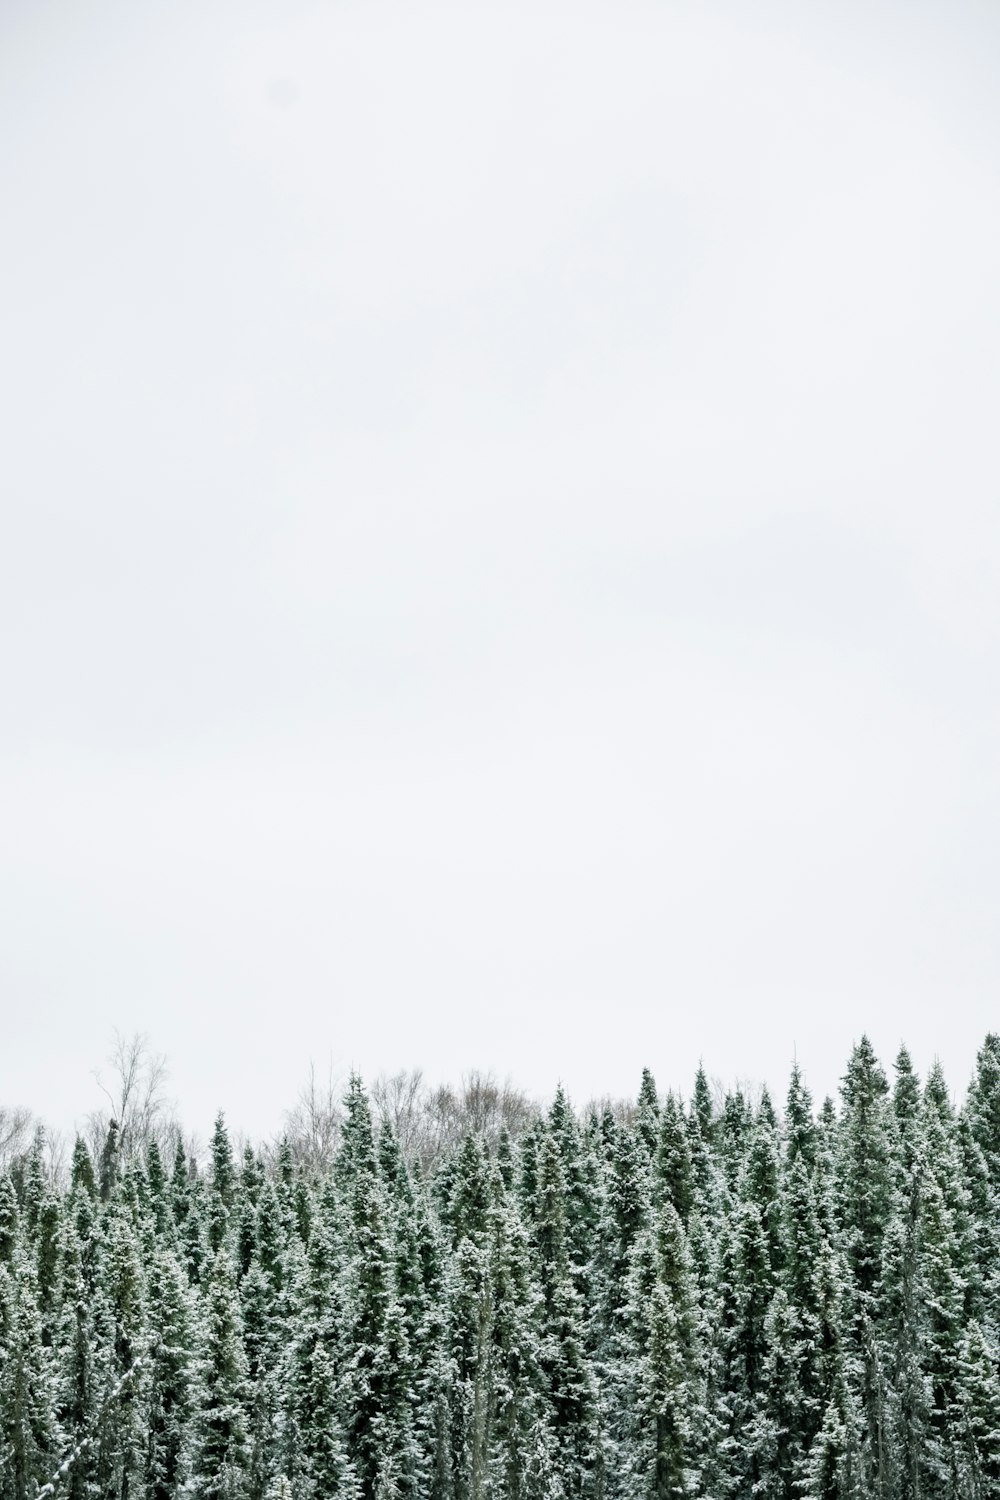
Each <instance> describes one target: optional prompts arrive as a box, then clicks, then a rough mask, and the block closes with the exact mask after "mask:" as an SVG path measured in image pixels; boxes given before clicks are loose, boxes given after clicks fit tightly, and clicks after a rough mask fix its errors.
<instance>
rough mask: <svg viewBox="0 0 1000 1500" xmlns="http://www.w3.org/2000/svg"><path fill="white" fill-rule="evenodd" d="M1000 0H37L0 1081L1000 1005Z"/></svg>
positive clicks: (874, 1031)
mask: <svg viewBox="0 0 1000 1500" xmlns="http://www.w3.org/2000/svg"><path fill="white" fill-rule="evenodd" d="M998 76H1000V7H998V6H997V5H996V4H995V0H990V3H984V4H982V5H974V4H971V3H968V0H955V3H952V4H948V5H940V4H928V5H921V4H917V3H913V0H907V3H905V4H903V3H900V4H899V5H898V6H894V5H879V4H877V3H876V4H871V3H865V4H863V5H862V4H857V5H855V4H840V3H838V4H836V5H834V4H829V5H822V6H820V5H809V4H800V3H797V4H791V3H789V4H787V5H771V4H763V3H754V4H739V5H736V4H733V5H727V4H723V3H712V0H703V3H700V4H687V3H673V0H659V3H656V4H646V3H640V0H636V3H631V0H607V3H587V0H575V3H574V4H572V5H569V4H565V5H555V4H551V3H549V0H530V3H524V4H520V3H512V0H504V3H502V4H501V3H469V0H464V3H462V4H455V5H451V6H439V5H433V4H421V5H406V6H404V5H403V4H401V3H400V4H387V3H381V0H363V3H360V0H359V3H341V0H321V3H316V4H312V3H300V0H297V3H290V0H281V3H278V0H273V3H270V4H266V5H263V4H255V3H250V0H239V3H234V4H228V3H211V0H208V3H206V0H200V3H197V4H194V3H188V0H169V3H160V4H150V5H142V6H137V5H134V4H130V5H127V6H120V7H119V6H117V5H115V4H110V3H104V4H101V5H98V6H94V5H85V4H83V3H60V4H53V3H47V0H30V3H29V0H5V3H4V4H3V5H2V7H0V205H2V207H0V215H2V223H3V227H2V233H0V329H2V336H0V410H2V414H3V421H2V426H3V434H4V435H3V442H2V447H0V476H2V479H0V488H2V538H0V985H2V1005H3V1012H4V1014H3V1028H2V1046H0V1102H7V1103H14V1102H23V1103H27V1104H30V1105H32V1106H33V1107H35V1108H36V1109H38V1110H39V1111H41V1112H42V1113H43V1114H46V1115H48V1116H49V1117H50V1118H52V1119H54V1120H56V1121H57V1122H58V1123H59V1124H60V1125H64V1126H65V1125H67V1124H68V1123H69V1122H70V1121H71V1120H72V1119H73V1118H74V1117H75V1116H78V1115H80V1114H82V1113H83V1111H85V1110H86V1109H88V1108H90V1107H92V1106H94V1105H95V1104H97V1103H99V1102H100V1100H99V1096H98V1095H97V1094H96V1090H95V1086H94V1083H93V1080H92V1078H91V1076H90V1071H91V1069H92V1068H94V1067H95V1066H97V1065H98V1064H99V1063H100V1061H101V1059H102V1057H103V1056H104V1054H105V1053H106V1051H107V1049H108V1045H109V1041H110V1036H111V1030H112V1028H113V1027H115V1026H117V1027H119V1028H120V1029H121V1030H122V1031H125V1032H130V1031H133V1030H136V1029H138V1030H144V1031H146V1032H148V1033H149V1035H150V1037H151V1038H152V1040H153V1042H154V1043H155V1045H156V1046H157V1047H159V1048H160V1049H162V1050H163V1051H165V1052H166V1053H167V1054H168V1057H169V1061H170V1065H171V1072H172V1089H173V1093H174V1094H175V1095H176V1097H177V1100H178V1102H179V1104H180V1107H181V1110H182V1113H183V1115H184V1116H185V1118H186V1119H187V1120H188V1122H189V1123H190V1124H191V1125H192V1126H193V1127H194V1128H196V1129H198V1130H200V1131H202V1132H204V1130H205V1129H206V1128H207V1126H208V1123H209V1122H210V1120H211V1117H212V1115H213V1113H214V1111H215V1109H216V1108H217V1107H220V1106H221V1107H223V1108H225V1109H226V1111H227V1113H228V1114H229V1116H230V1118H231V1120H232V1121H233V1123H234V1124H235V1125H238V1126H242V1127H245V1128H247V1129H249V1130H250V1131H254V1132H256V1131H261V1132H263V1131H270V1130H272V1129H274V1128H275V1127H276V1126H277V1125H278V1123H279V1120H280V1117H281V1112H282V1109H283V1108H284V1107H285V1106H286V1105H288V1104H289V1103H290V1102H291V1101H292V1099H293V1097H294V1094H295V1092H296V1089H297V1086H298V1084H299V1083H300V1081H301V1079H302V1077H303V1075H304V1073H305V1071H306V1069H307V1067H308V1063H309V1059H310V1058H311V1057H312V1058H314V1059H316V1060H317V1062H318V1063H320V1064H321V1065H325V1063H326V1061H327V1059H332V1061H333V1064H334V1066H335V1067H337V1068H345V1069H346V1067H347V1066H348V1065H350V1064H352V1063H353V1064H354V1065H356V1066H357V1067H359V1068H360V1069H361V1070H362V1071H363V1073H365V1074H366V1075H368V1076H369V1077H370V1076H371V1075H373V1074H375V1073H377V1072H379V1071H381V1070H383V1069H395V1068H398V1067H401V1066H404V1065H413V1064H419V1065H423V1067H424V1068H425V1069H426V1070H427V1072H428V1073H429V1074H430V1075H432V1076H433V1077H435V1078H447V1077H455V1076H457V1075H458V1074H459V1073H460V1072H461V1071H462V1070H463V1069H465V1068H468V1067H470V1066H479V1067H485V1068H492V1069H493V1070H495V1071H496V1072H497V1073H498V1074H500V1075H504V1074H507V1073H510V1074H511V1075H512V1076H513V1077H514V1078H516V1080H517V1081H519V1082H520V1083H522V1084H523V1085H524V1086H525V1087H527V1088H528V1089H529V1090H531V1091H534V1092H537V1093H539V1094H543V1095H544V1094H548V1093H550V1092H551V1090H552V1088H553V1086H554V1084H555V1082H556V1081H557V1079H559V1078H562V1079H563V1080H564V1081H565V1082H566V1084H567V1086H568V1087H569V1089H570V1091H571V1093H572V1094H573V1095H574V1097H575V1098H576V1099H577V1100H578V1101H580V1102H582V1101H583V1100H584V1099H586V1098H587V1097H588V1096H590V1095H592V1094H595V1093H603V1092H613V1093H633V1092H634V1091H635V1089H636V1087H637V1085H638V1078H639V1072H640V1070H641V1068H642V1066H643V1065H644V1064H648V1065H649V1066H651V1067H652V1068H653V1070H654V1072H655V1074H656V1076H657V1079H658V1081H659V1082H660V1084H661V1085H662V1086H663V1087H666V1086H668V1085H675V1086H681V1087H683V1088H685V1089H687V1088H688V1086H689V1084H690V1081H691V1078H692V1075H693V1072H694V1069H695V1067H696V1065H697V1061H698V1059H699V1057H701V1056H703V1057H704V1059H705V1062H706V1066H707V1067H708V1069H709V1071H710V1072H711V1073H714V1074H718V1075H720V1076H721V1077H723V1078H725V1079H731V1078H733V1077H735V1076H741V1077H749V1078H756V1079H763V1080H767V1081H770V1082H771V1083H772V1084H774V1085H775V1086H776V1087H778V1088H780V1089H781V1090H782V1091H783V1089H784V1082H785V1079H786V1076H787V1070H788V1067H789V1065H790V1063H791V1059H792V1056H793V1051H795V1050H797V1053H798V1057H799V1059H800V1061H801V1062H802V1064H803V1065H804V1067H805V1069H806V1072H807V1075H808V1077H809V1079H810V1081H811V1082H812V1084H813V1086H814V1088H815V1090H816V1091H817V1092H818V1093H822V1092H824V1091H826V1090H828V1089H832V1088H834V1087H835V1085H836V1082H837V1079H838V1077H839V1075H840V1073H841V1072H842V1069H843V1064H844V1061H845V1059H846V1055H847V1051H848V1049H849V1047H850V1045H851V1042H852V1041H853V1040H854V1039H856V1038H857V1037H858V1036H859V1035H860V1033H861V1032H862V1031H863V1030H865V1029H867V1030H868V1031H869V1032H870V1033H871V1035H872V1036H873V1039H874V1041H875V1043H876V1045H877V1046H878V1047H879V1049H880V1051H881V1052H882V1054H883V1056H884V1057H885V1060H886V1061H887V1062H889V1061H890V1060H891V1057H892V1055H893V1054H894V1052H895V1049H896V1047H897V1045H898V1042H899V1040H900V1038H901V1036H905V1037H906V1038H907V1039H908V1040H909V1042H910V1044H911V1047H912V1049H913V1051H914V1054H915V1057H916V1060H917V1062H918V1064H919V1065H920V1066H921V1068H926V1066H927V1065H928V1063H929V1062H930V1060H931V1059H932V1058H933V1056H934V1055H935V1054H939V1055H940V1056H941V1057H942V1059H943V1060H944V1062H945V1065H946V1067H947V1069H948V1071H949V1076H950V1077H951V1080H952V1082H953V1085H954V1086H955V1087H956V1089H959V1088H961V1087H963V1086H964V1083H965V1080H966V1078H967V1075H968V1072H969V1070H970V1068H971V1065H972V1061H973V1056H974V1051H975V1047H976V1045H977V1044H978V1042H979V1041H980V1040H981V1038H982V1035H983V1033H984V1032H985V1031H986V1030H987V1029H988V1028H989V1027H993V1028H996V1026H997V1025H998V1023H1000V1010H998V1006H997V996H998V993H1000V925H998V919H997V913H998V911H1000V795H998V794H1000V716H998V683H1000V485H998V481H1000V448H998V426H997V413H998V411H1000V277H998V275H997V267H998V265H1000V105H998V95H997V89H996V80H997V77H998Z"/></svg>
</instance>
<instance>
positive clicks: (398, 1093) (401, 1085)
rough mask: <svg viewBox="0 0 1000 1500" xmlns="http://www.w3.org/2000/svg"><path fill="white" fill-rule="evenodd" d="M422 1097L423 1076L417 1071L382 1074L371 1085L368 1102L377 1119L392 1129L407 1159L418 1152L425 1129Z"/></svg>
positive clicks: (411, 1069) (423, 1089)
mask: <svg viewBox="0 0 1000 1500" xmlns="http://www.w3.org/2000/svg"><path fill="white" fill-rule="evenodd" d="M425 1094H426V1090H425V1088H424V1075H423V1072H422V1071H421V1069H420V1068H405V1069H403V1070H402V1071H401V1072H399V1073H392V1074H385V1073H383V1074H382V1075H381V1076H380V1077H378V1078H376V1080H375V1082H374V1083H373V1084H372V1088H371V1099H372V1104H373V1105H374V1106H375V1114H376V1117H377V1118H378V1120H380V1121H381V1122H383V1123H385V1122H386V1121H388V1123H389V1124H390V1125H391V1126H392V1128H393V1132H394V1134H395V1136H396V1139H397V1140H398V1141H399V1144H400V1146H401V1147H402V1150H403V1153H404V1155H406V1156H407V1157H409V1156H411V1155H414V1154H416V1153H417V1152H418V1148H419V1142H420V1138H421V1134H422V1131H423V1126H424V1113H425V1105H424V1099H425Z"/></svg>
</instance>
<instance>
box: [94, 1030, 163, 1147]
mask: <svg viewBox="0 0 1000 1500" xmlns="http://www.w3.org/2000/svg"><path fill="white" fill-rule="evenodd" d="M94 1077H95V1078H96V1080H97V1086H98V1088H99V1089H100V1090H101V1093H102V1094H103V1095H104V1097H105V1098H106V1099H107V1101H108V1105H109V1108H108V1109H107V1110H95V1111H94V1112H93V1113H92V1114H91V1115H90V1116H89V1117H88V1122H87V1124H88V1132H87V1133H88V1136H89V1140H90V1147H91V1152H92V1154H93V1155H94V1157H95V1160H96V1159H98V1158H99V1156H100V1153H101V1150H102V1149H103V1146H104V1141H105V1139H106V1138H107V1133H108V1126H109V1124H110V1122H111V1120H117V1122H118V1131H119V1135H118V1140H119V1151H120V1153H121V1155H122V1156H123V1157H128V1156H131V1155H132V1154H133V1153H134V1152H136V1151H140V1150H142V1149H143V1148H144V1147H146V1146H147V1145H148V1144H149V1142H150V1141H151V1140H154V1139H155V1140H157V1141H158V1142H159V1141H161V1140H162V1141H163V1142H164V1143H166V1142H167V1141H168V1140H170V1139H173V1138H175V1137H176V1125H175V1122H174V1121H173V1119H172V1116H171V1113H170V1110H169V1107H168V1103H167V1099H166V1095H165V1093H164V1087H165V1084H166V1081H167V1060H166V1058H165V1057H164V1056H163V1055H162V1054H161V1053H158V1052H153V1051H152V1050H151V1049H150V1045H149V1041H148V1039H147V1037H146V1036H144V1035H143V1033H142V1032H135V1033H134V1034H133V1035H132V1036H130V1037H125V1036H122V1034H121V1033H120V1032H119V1031H115V1033H114V1045H113V1046H112V1049H111V1052H110V1054H109V1056H108V1072H107V1074H106V1075H105V1077H102V1075H101V1073H100V1072H95V1074H94Z"/></svg>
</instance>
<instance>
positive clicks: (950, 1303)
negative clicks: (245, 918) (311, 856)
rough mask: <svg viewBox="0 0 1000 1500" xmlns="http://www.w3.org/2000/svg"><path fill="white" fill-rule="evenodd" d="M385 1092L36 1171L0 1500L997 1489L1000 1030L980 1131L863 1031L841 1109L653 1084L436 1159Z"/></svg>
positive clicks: (445, 1141)
mask: <svg viewBox="0 0 1000 1500" xmlns="http://www.w3.org/2000/svg"><path fill="white" fill-rule="evenodd" d="M410 1083H412V1079H411V1080H410ZM380 1087H381V1092H379V1093H378V1097H377V1098H376V1100H375V1102H374V1106H373V1100H372V1098H371V1097H370V1096H369V1094H368V1093H366V1091H365V1089H364V1087H363V1086H362V1084H361V1081H360V1080H359V1079H358V1078H356V1077H352V1078H351V1080H350V1082H349V1085H348V1087H347V1091H346V1097H345V1099H344V1100H343V1105H342V1109H337V1110H336V1111H335V1114H334V1116H332V1117H331V1119H332V1123H331V1122H328V1124H327V1125H326V1126H324V1127H323V1129H322V1131H320V1133H319V1134H318V1135H317V1137H316V1141H315V1142H314V1145H315V1149H312V1150H304V1149H301V1142H302V1140H303V1139H305V1140H308V1139H310V1137H309V1133H308V1131H303V1130H302V1129H300V1130H299V1133H298V1139H299V1146H300V1149H293V1145H292V1143H291V1140H285V1141H284V1142H282V1143H281V1144H280V1145H278V1147H277V1148H276V1149H274V1150H271V1151H266V1152H265V1151H261V1150H259V1149H255V1148H254V1147H252V1146H249V1145H248V1146H246V1147H244V1148H243V1149H242V1150H238V1149H236V1148H234V1143H233V1140H232V1138H231V1136H230V1134H229V1132H228V1130H227V1127H226V1124H225V1122H224V1120H223V1119H222V1117H221V1116H220V1117H219V1118H218V1120H217V1122H216V1125H215V1129H214V1132H213V1135H212V1139H211V1144H210V1150H209V1152H208V1153H207V1159H206V1161H205V1163H204V1164H201V1165H199V1164H198V1163H196V1162H195V1161H194V1160H192V1158H191V1156H190V1154H189V1152H188V1151H187V1150H186V1148H185V1145H184V1141H183V1138H182V1137H181V1136H180V1135H179V1134H178V1135H177V1136H176V1139H175V1140H174V1142H173V1152H172V1155H171V1153H170V1152H169V1151H167V1150H165V1149H164V1143H163V1140H162V1139H160V1138H158V1135H157V1132H156V1131H153V1130H145V1131H143V1130H139V1129H131V1131H130V1130H128V1129H126V1130H125V1131H124V1132H123V1129H122V1122H121V1121H120V1120H119V1119H117V1118H116V1117H115V1115H111V1116H110V1117H109V1118H108V1119H107V1120H106V1122H105V1125H104V1127H103V1133H102V1135H101V1137H100V1138H99V1139H96V1140H95V1139H93V1137H94V1132H93V1131H92V1132H91V1133H90V1134H91V1137H92V1138H91V1140H90V1141H88V1140H87V1139H84V1138H82V1137H81V1138H78V1139H77V1141H76V1143H75V1146H74V1148H73V1150H72V1156H71V1161H70V1164H69V1167H68V1170H67V1171H66V1173H65V1175H64V1180H63V1179H54V1178H53V1175H52V1173H51V1171H50V1170H49V1164H48V1162H47V1160H46V1155H45V1151H44V1144H43V1142H42V1141H41V1140H40V1139H39V1138H36V1140H35V1142H34V1143H33V1144H32V1145H31V1146H29V1147H27V1148H26V1149H24V1150H21V1151H19V1152H18V1153H16V1154H15V1155H14V1156H13V1157H12V1159H11V1160H10V1162H9V1164H8V1166H7V1168H6V1169H5V1170H3V1171H2V1172H0V1500H41V1497H45V1500H48V1497H49V1496H52V1497H54V1500H62V1497H66V1500H92V1497H102V1500H104V1497H106V1500H140V1497H141V1500H173V1497H178V1496H182V1495H183V1496H190V1497H192V1500H210V1497H216V1496H218V1497H226V1500H236V1497H241V1500H243V1497H245V1500H290V1497H292V1496H294V1497H304V1500H325V1497H331V1500H332V1497H341V1496H343V1497H350V1500H395V1497H407V1500H424V1497H427V1500H560V1497H561V1500H570V1497H581V1500H583V1497H587V1500H590V1497H593V1500H646V1497H649V1500H667V1497H674V1500H676V1497H687V1496H690V1497H706V1500H742V1497H761V1500H834V1497H836V1500H854V1497H858V1500H861V1497H866V1500H867V1497H873V1500H937V1497H941V1500H945V1497H947V1500H952V1497H954V1500H959V1497H961V1500H965V1497H968V1500H990V1497H1000V1362H998V1361H1000V1354H998V1338H1000V1037H997V1036H993V1035H991V1036H988V1037H987V1038H986V1040H985V1042H984V1044H983V1046H982V1048H981V1050H980V1052H979V1054H978V1057H977V1060H976V1068H975V1073H974V1076H973V1080H972V1083H971V1086H970V1088H969V1090H968V1093H967V1096H966V1099H965V1102H964V1103H963V1105H962V1106H961V1108H960V1109H956V1108H955V1107H954V1106H953V1103H952V1100H951V1095H950V1092H949V1089H948V1087H947V1085H946V1082H945V1079H944V1077H943V1075H942V1072H941V1069H940V1068H939V1067H937V1066H935V1067H934V1068H932V1069H931V1071H930V1073H929V1074H928V1076H927V1078H926V1079H925V1080H923V1081H921V1080H920V1079H919V1078H918V1077H917V1074H916V1072H915V1070H914V1068H913V1065H912V1062H911V1060H910V1057H909V1055H908V1053H907V1052H906V1050H905V1049H903V1050H901V1051H900V1053H899V1055H898V1057H897V1058H896V1061H895V1065H894V1068H893V1069H892V1070H891V1077H887V1075H886V1072H885V1070H884V1069H883V1067H882V1065H881V1064H880V1062H879V1060H878V1058H877V1057H876V1055H875V1053H874V1051H873V1049H872V1047H871V1045H870V1043H869V1042H868V1041H867V1039H862V1041H861V1042H860V1043H859V1044H858V1045H857V1046H856V1047H855V1048H854V1050H853V1052H852V1054H851V1057H850V1059H849V1061H848V1064H847V1068H846V1072H845V1074H844V1078H843V1081H842V1086H841V1090H840V1097H839V1100H838V1101H837V1102H836V1103H835V1102H834V1101H832V1100H830V1099H827V1100H826V1101H824V1102H823V1104H822V1105H821V1107H820V1108H819V1109H818V1110H816V1109H814V1107H813V1102H812V1099H811V1097H810V1094H809V1091H808V1089H807V1087H806V1084H805V1082H804V1080H803V1078H802V1077H801V1075H800V1073H799V1071H798V1069H797V1068H795V1069H793V1071H792V1076H791V1081H790V1085H789V1088H788V1093H787V1097H786V1099H785V1100H784V1101H783V1108H781V1109H780V1110H779V1109H777V1108H776V1107H775V1105H774V1104H773V1103H772V1100H771V1099H770V1097H769V1095H768V1094H767V1093H766V1092H763V1093H762V1094H761V1095H760V1096H759V1097H758V1098H756V1099H750V1098H749V1097H748V1096H747V1093H746V1092H745V1091H742V1090H740V1089H733V1090H731V1091H729V1092H728V1093H726V1094H725V1096H724V1097H721V1098H720V1097H718V1096H717V1095H716V1093H715V1092H714V1091H713V1089H712V1088H711V1087H710V1085H709V1083H708V1080H707V1078H706V1076H705V1073H704V1071H702V1070H699V1073H698V1075H697V1077H696V1079H695V1081H694V1088H693V1093H692V1096H691V1098H690V1099H682V1098H680V1097H678V1096H677V1095H676V1094H674V1093H668V1094H666V1095H665V1096H661V1095H660V1094H659V1092H658V1090H657V1088H656V1084H655V1082H654V1079H653V1077H652V1075H651V1074H650V1073H649V1072H648V1071H647V1072H645V1073H644V1074H643V1076H642V1081H641V1086H640V1089H639V1092H638V1097H637V1100H636V1102H635V1105H634V1107H633V1108H631V1109H629V1110H615V1109H612V1108H611V1107H603V1108H593V1109H589V1110H586V1111H583V1112H581V1114H580V1115H578V1114H577V1113H576V1112H575V1111H574V1109H573V1108H572V1106H571V1104H570V1102H569V1100H568V1099H567V1097H566V1095H565V1093H564V1092H563V1091H562V1090H559V1091H558V1092H557V1094H556V1096H555V1099H554V1100H553V1102H552V1104H551V1107H549V1108H548V1109H547V1110H546V1111H544V1112H542V1111H532V1110H530V1109H521V1108H520V1106H518V1105H517V1103H516V1100H517V1097H518V1096H516V1094H513V1093H512V1094H511V1095H510V1098H509V1099H508V1101H507V1106H509V1107H507V1106H501V1105H498V1104H497V1102H496V1100H495V1099H494V1100H493V1101H492V1102H490V1100H489V1099H479V1101H478V1104H477V1106H476V1108H477V1109H478V1110H479V1113H478V1115H477V1114H476V1111H475V1110H471V1111H469V1114H470V1115H471V1118H467V1119H466V1121H465V1125H466V1127H467V1128H465V1129H464V1132H463V1133H462V1134H461V1135H460V1136H458V1135H456V1133H455V1132H454V1130H453V1129H452V1128H451V1127H450V1126H449V1130H448V1131H447V1132H444V1135H443V1137H442V1138H440V1139H438V1138H435V1139H434V1142H433V1145H434V1149H433V1150H430V1149H429V1148H428V1135H427V1131H426V1130H425V1129H421V1130H420V1131H415V1132H413V1133H411V1134H410V1135H409V1136H408V1135H407V1126H406V1121H407V1119H408V1118H410V1117H409V1116H408V1115H407V1108H408V1105H407V1095H408V1090H409V1092H410V1093H411V1094H412V1096H413V1098H415V1097H416V1095H417V1093H419V1089H418V1088H417V1087H416V1086H414V1088H412V1089H411V1088H410V1084H408V1083H407V1081H406V1078H405V1077H403V1076H401V1078H400V1079H397V1080H396V1087H395V1090H393V1088H392V1087H387V1086H386V1085H385V1083H383V1085H381V1086H380ZM137 1097H138V1098H139V1100H140V1102H141V1103H143V1107H144V1108H146V1110H147V1113H148V1106H149V1095H148V1091H146V1092H145V1093H144V1092H143V1091H142V1090H141V1089H140V1090H139V1094H138V1096H137ZM143 1101H144V1102H143ZM410 1102H411V1103H412V1102H413V1099H412V1098H411V1100H410ZM313 1103H314V1105H316V1107H317V1108H319V1106H320V1105H321V1106H322V1108H320V1114H321V1115H325V1114H327V1113H329V1109H330V1108H331V1106H330V1101H329V1099H326V1100H325V1101H324V1100H323V1099H319V1102H318V1104H317V1098H316V1097H315V1095H314V1099H313ZM305 1104H306V1105H307V1104H308V1096H306V1100H305ZM304 1107H305V1106H304ZM307 1113H308V1110H307ZM445 1115H446V1118H448V1119H449V1120H450V1119H452V1118H453V1114H447V1112H445ZM420 1118H423V1119H425V1120H426V1119H427V1118H433V1111H432V1112H431V1114H430V1115H429V1116H428V1115H426V1114H424V1115H422V1116H420ZM299 1123H300V1126H301V1121H300V1122H299ZM314 1123H315V1122H314ZM319 1123H320V1124H322V1120H320V1122H319Z"/></svg>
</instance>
